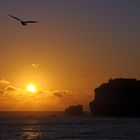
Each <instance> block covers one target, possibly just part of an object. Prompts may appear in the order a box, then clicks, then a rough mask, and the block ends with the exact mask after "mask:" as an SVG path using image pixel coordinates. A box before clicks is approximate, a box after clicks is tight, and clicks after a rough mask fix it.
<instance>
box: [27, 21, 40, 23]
mask: <svg viewBox="0 0 140 140" xmlns="http://www.w3.org/2000/svg"><path fill="white" fill-rule="evenodd" d="M38 22H39V21H25V22H24V23H38Z"/></svg>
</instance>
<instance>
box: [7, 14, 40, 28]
mask: <svg viewBox="0 0 140 140" xmlns="http://www.w3.org/2000/svg"><path fill="white" fill-rule="evenodd" d="M8 16H9V17H11V18H14V19H16V20H18V21H20V23H21V24H22V25H23V26H27V24H28V23H38V22H39V21H30V20H29V21H23V20H21V19H19V18H17V17H15V16H12V15H8Z"/></svg>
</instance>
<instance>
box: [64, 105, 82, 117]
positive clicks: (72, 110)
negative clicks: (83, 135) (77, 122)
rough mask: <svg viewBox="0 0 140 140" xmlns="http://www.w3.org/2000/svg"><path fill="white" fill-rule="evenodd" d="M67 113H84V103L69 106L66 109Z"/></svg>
mask: <svg viewBox="0 0 140 140" xmlns="http://www.w3.org/2000/svg"><path fill="white" fill-rule="evenodd" d="M65 114H66V115H83V106H82V105H74V106H69V107H68V108H66V109H65Z"/></svg>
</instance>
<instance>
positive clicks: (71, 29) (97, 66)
mask: <svg viewBox="0 0 140 140" xmlns="http://www.w3.org/2000/svg"><path fill="white" fill-rule="evenodd" d="M139 6H140V2H139V1H135V2H134V1H125V2H122V1H121V0H118V1H115V2H112V1H110V0H106V2H105V1H104V0H101V1H98V0H95V1H90V0H86V1H84V0H81V1H80V2H76V1H71V0H68V1H63V0H59V1H57V0H54V1H51V0H46V1H44V0H40V1H38V0H30V1H24V2H23V1H19V0H13V1H11V0H2V1H0V9H1V12H0V19H1V32H0V60H1V61H0V78H1V80H0V86H1V88H0V89H1V95H0V102H1V105H0V110H64V108H66V107H67V106H69V105H73V104H79V103H80V104H83V105H84V107H85V109H87V108H88V104H89V101H91V100H92V99H93V96H94V95H93V93H94V89H95V88H96V87H97V86H99V85H100V84H101V83H102V82H106V81H107V80H108V79H109V78H110V77H112V78H116V77H129V78H132V77H133V78H138V79H139V78H140V77H139V71H140V65H139V61H138V60H139V59H140V55H139V54H140V48H139V46H140V41H139V35H140V30H139V24H138V23H140V20H139V13H140V10H139ZM8 14H13V15H15V16H18V17H20V18H22V19H25V20H26V19H27V20H28V19H29V20H39V21H40V23H38V24H34V25H29V26H27V27H22V25H20V24H19V23H18V21H16V20H14V19H12V18H10V17H8V16H7V15H8ZM30 83H33V84H35V85H36V86H37V87H38V89H39V91H38V92H37V93H36V94H34V95H33V96H32V95H31V96H30V94H27V91H25V89H26V87H27V86H28V84H30ZM9 86H10V87H11V86H12V87H13V88H12V90H9V88H7V87H9ZM56 91H57V92H56ZM54 93H57V94H54ZM26 104H28V106H27V105H26Z"/></svg>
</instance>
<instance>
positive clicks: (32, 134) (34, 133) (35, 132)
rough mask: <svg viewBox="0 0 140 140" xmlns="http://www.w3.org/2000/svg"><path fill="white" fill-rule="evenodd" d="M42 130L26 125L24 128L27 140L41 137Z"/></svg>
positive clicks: (24, 135)
mask: <svg viewBox="0 0 140 140" xmlns="http://www.w3.org/2000/svg"><path fill="white" fill-rule="evenodd" d="M40 137H41V132H40V130H39V128H34V127H25V128H24V129H23V138H25V139H26V140H34V139H40Z"/></svg>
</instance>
